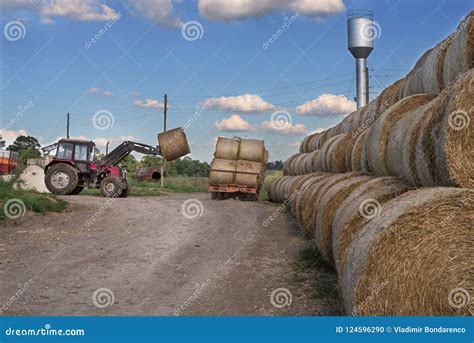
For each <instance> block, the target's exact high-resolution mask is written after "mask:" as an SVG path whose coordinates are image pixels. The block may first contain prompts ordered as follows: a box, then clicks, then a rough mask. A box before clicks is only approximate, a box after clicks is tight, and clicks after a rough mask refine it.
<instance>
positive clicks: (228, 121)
mask: <svg viewBox="0 0 474 343" xmlns="http://www.w3.org/2000/svg"><path fill="white" fill-rule="evenodd" d="M214 127H215V128H216V129H218V130H220V131H224V132H238V131H256V129H255V128H254V127H253V126H252V125H250V124H249V123H248V122H246V121H245V120H243V119H242V118H241V117H240V116H239V115H237V114H234V115H232V116H230V117H229V118H224V119H222V120H221V121H220V122H217V121H216V122H215V123H214Z"/></svg>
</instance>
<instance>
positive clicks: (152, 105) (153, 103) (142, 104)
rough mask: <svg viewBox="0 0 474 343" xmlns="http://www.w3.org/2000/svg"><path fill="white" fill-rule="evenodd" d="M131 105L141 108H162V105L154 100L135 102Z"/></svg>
mask: <svg viewBox="0 0 474 343" xmlns="http://www.w3.org/2000/svg"><path fill="white" fill-rule="evenodd" d="M133 104H134V105H135V106H137V107H142V108H163V106H164V104H163V103H162V102H161V101H158V100H155V99H148V98H147V99H145V100H135V101H134V102H133Z"/></svg>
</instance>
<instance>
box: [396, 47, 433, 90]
mask: <svg viewBox="0 0 474 343" xmlns="http://www.w3.org/2000/svg"><path fill="white" fill-rule="evenodd" d="M432 51H433V49H429V50H427V51H426V52H425V53H424V54H423V55H422V56H421V57H420V58H419V59H418V61H417V62H416V64H415V66H414V67H413V69H412V70H411V71H410V72H409V73H408V75H407V76H406V77H405V82H404V83H403V89H402V90H401V96H399V98H400V99H402V98H406V97H409V96H410V95H414V94H421V93H423V68H424V66H425V63H426V60H427V59H428V58H429V57H430V54H431V52H432Z"/></svg>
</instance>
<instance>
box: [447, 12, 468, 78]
mask: <svg viewBox="0 0 474 343" xmlns="http://www.w3.org/2000/svg"><path fill="white" fill-rule="evenodd" d="M445 42H449V43H450V44H449V45H448V46H445V47H444V48H445V50H446V55H445V57H444V61H443V62H444V66H443V83H444V85H445V86H448V85H449V84H450V83H451V82H454V81H455V80H456V79H457V78H458V77H459V76H460V75H462V74H464V73H465V72H467V71H468V70H469V69H471V68H474V11H471V12H470V13H469V14H468V15H467V16H466V17H465V18H464V19H463V20H462V22H461V23H460V24H459V26H458V28H457V29H456V31H454V33H453V34H452V35H450V36H449V37H448V38H447V39H446V40H445Z"/></svg>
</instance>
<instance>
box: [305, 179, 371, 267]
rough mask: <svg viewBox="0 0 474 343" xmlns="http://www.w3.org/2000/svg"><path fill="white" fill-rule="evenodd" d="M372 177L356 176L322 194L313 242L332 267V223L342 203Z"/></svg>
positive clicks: (338, 183)
mask: <svg viewBox="0 0 474 343" xmlns="http://www.w3.org/2000/svg"><path fill="white" fill-rule="evenodd" d="M372 178H373V177H371V176H356V177H351V178H349V179H346V180H342V181H340V182H337V183H336V184H334V185H333V186H332V187H329V188H327V190H326V192H324V193H323V194H322V197H321V200H320V202H319V205H318V208H317V210H316V220H315V225H314V241H315V243H316V247H317V248H318V250H319V251H320V253H321V255H322V256H323V257H324V259H325V260H326V261H328V262H329V263H330V264H331V265H333V266H334V257H333V252H332V221H333V219H334V215H335V213H336V211H337V210H338V208H339V206H340V205H341V203H342V201H343V200H344V199H345V198H346V197H347V196H348V195H349V194H350V193H351V192H352V191H353V190H354V189H355V188H356V187H357V186H359V185H360V184H361V183H364V182H366V181H368V180H370V179H372Z"/></svg>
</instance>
